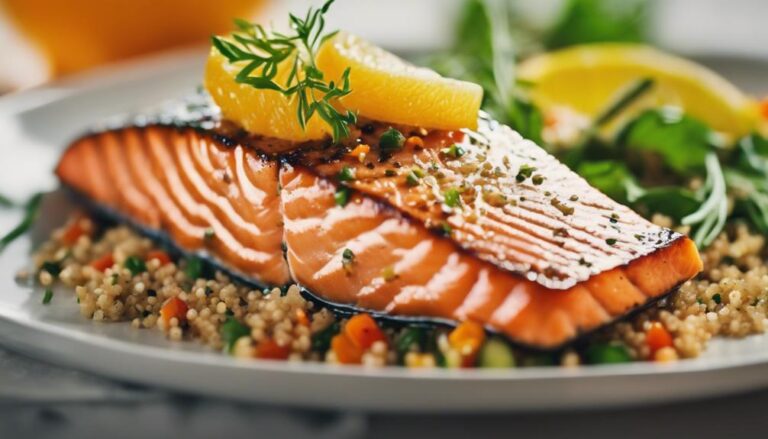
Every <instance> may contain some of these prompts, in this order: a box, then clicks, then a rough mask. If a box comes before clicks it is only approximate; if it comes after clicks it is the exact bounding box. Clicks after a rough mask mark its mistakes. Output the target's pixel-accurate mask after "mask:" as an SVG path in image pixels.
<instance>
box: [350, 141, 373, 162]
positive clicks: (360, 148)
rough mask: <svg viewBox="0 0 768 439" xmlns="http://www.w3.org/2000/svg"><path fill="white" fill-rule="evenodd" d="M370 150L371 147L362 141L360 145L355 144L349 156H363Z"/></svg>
mask: <svg viewBox="0 0 768 439" xmlns="http://www.w3.org/2000/svg"><path fill="white" fill-rule="evenodd" d="M370 151H371V147H370V146H368V145H366V144H364V143H362V144H360V145H357V146H356V147H355V149H353V150H352V151H350V152H349V156H350V157H354V158H357V159H359V158H360V157H361V156H363V157H365V155H366V154H368V153H369V152H370Z"/></svg>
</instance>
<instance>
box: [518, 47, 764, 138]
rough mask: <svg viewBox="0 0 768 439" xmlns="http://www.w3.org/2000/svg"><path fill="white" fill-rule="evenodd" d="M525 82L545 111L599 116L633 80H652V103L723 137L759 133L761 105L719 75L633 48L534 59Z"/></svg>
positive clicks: (522, 70) (524, 71) (523, 74)
mask: <svg viewBox="0 0 768 439" xmlns="http://www.w3.org/2000/svg"><path fill="white" fill-rule="evenodd" d="M518 75H519V77H520V79H522V80H525V81H530V82H532V83H533V86H532V88H531V93H532V98H533V100H534V102H535V103H536V104H537V105H539V106H540V107H542V108H544V109H545V110H546V109H547V108H552V107H553V106H567V107H570V108H572V109H573V110H575V111H577V112H580V113H583V114H586V115H589V116H594V115H595V114H596V113H597V112H599V111H600V110H601V109H603V108H604V107H605V106H606V105H607V103H608V102H610V101H611V99H612V98H613V97H614V96H616V95H617V93H619V92H620V91H621V90H622V89H624V88H625V87H626V86H627V85H628V84H630V83H631V82H632V81H635V80H638V79H641V78H653V79H654V80H655V81H656V85H655V87H654V88H653V91H652V92H651V94H652V95H653V96H652V97H651V98H650V99H651V100H652V101H653V102H654V103H655V104H661V105H674V106H679V107H681V108H682V109H683V110H684V111H685V112H686V113H688V114H690V115H692V116H694V117H696V118H698V119H700V120H702V121H704V122H706V123H707V124H708V125H710V126H711V127H713V128H714V129H715V130H718V131H720V132H723V133H727V134H731V135H733V136H741V135H744V134H747V133H749V132H750V131H752V130H753V129H755V126H756V123H757V120H758V111H757V104H756V102H755V101H754V100H753V99H751V98H749V97H747V96H745V95H744V94H743V93H742V92H741V91H740V90H739V89H737V88H736V87H735V86H734V85H733V84H731V83H730V82H728V81H727V80H725V79H724V78H722V77H721V76H719V75H717V74H716V73H715V72H713V71H711V70H709V69H707V68H706V67H704V66H701V65H699V64H696V63H694V62H691V61H688V60H685V59H682V58H679V57H676V56H673V55H670V54H667V53H664V52H661V51H659V50H656V49H653V48H651V47H648V46H643V45H634V44H593V45H583V46H576V47H573V48H569V49H564V50H560V51H556V52H550V53H545V54H542V55H538V56H535V57H533V58H530V59H528V60H526V61H524V62H523V63H521V64H520V66H519V69H518Z"/></svg>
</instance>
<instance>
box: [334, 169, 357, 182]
mask: <svg viewBox="0 0 768 439" xmlns="http://www.w3.org/2000/svg"><path fill="white" fill-rule="evenodd" d="M338 177H339V181H354V180H355V170H354V169H353V168H350V167H349V166H344V167H343V168H341V171H339V176H338Z"/></svg>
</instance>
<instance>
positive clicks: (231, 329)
mask: <svg viewBox="0 0 768 439" xmlns="http://www.w3.org/2000/svg"><path fill="white" fill-rule="evenodd" d="M250 333H251V330H250V329H248V327H247V326H245V325H243V324H242V323H240V322H238V321H237V320H236V319H235V318H234V317H232V316H228V317H227V321H226V322H224V323H223V324H222V325H221V340H222V341H223V342H224V348H225V350H226V351H227V352H229V353H230V354H231V353H232V350H233V349H234V347H235V342H237V340H238V339H240V337H246V336H248V335H249V334H250Z"/></svg>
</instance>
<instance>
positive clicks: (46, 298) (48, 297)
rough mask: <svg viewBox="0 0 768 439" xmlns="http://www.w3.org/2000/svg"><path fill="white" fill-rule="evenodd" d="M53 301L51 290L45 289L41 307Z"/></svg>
mask: <svg viewBox="0 0 768 439" xmlns="http://www.w3.org/2000/svg"><path fill="white" fill-rule="evenodd" d="M51 300H53V290H52V289H50V288H46V289H45V295H44V296H43V305H48V304H49V303H51Z"/></svg>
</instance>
